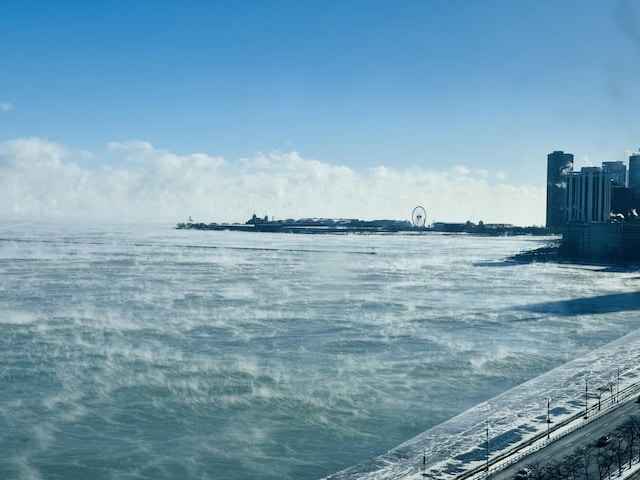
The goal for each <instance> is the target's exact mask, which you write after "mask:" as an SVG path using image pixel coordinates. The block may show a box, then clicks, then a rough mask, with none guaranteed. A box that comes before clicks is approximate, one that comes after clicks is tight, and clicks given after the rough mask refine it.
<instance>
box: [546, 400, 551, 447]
mask: <svg viewBox="0 0 640 480" xmlns="http://www.w3.org/2000/svg"><path fill="white" fill-rule="evenodd" d="M550 403H551V397H547V438H549V427H550V425H551V416H550V408H549V405H550Z"/></svg>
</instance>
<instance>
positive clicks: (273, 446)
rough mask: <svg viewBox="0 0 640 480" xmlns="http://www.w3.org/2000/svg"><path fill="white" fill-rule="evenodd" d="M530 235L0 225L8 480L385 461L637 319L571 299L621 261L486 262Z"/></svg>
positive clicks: (606, 285) (3, 460) (248, 473)
mask: <svg viewBox="0 0 640 480" xmlns="http://www.w3.org/2000/svg"><path fill="white" fill-rule="evenodd" d="M535 244H536V242H535V241H533V240H531V239H526V238H478V237H465V236H437V235H431V236H322V237H317V236H294V235H269V234H242V233H229V232H184V231H175V230H171V229H170V228H168V227H166V226H161V227H144V228H143V227H136V228H134V229H128V230H127V229H120V228H115V227H114V228H111V229H106V228H101V229H89V230H87V229H77V228H76V229H74V228H71V227H62V226H46V225H32V226H20V227H15V228H5V229H2V230H0V308H1V310H2V312H3V315H2V317H0V348H1V351H2V353H1V354H0V355H1V360H2V365H3V370H2V372H1V373H0V395H1V396H2V402H0V415H1V417H0V418H1V422H2V425H1V427H2V428H0V442H1V443H0V445H1V447H0V476H5V477H10V478H11V477H13V478H89V477H90V478H105V479H106V478H178V477H179V478H205V477H206V478H253V477H259V478H266V479H268V478H274V479H275V478H278V479H282V478H317V477H321V476H323V475H328V474H330V473H331V472H335V471H337V470H340V469H342V468H345V467H347V466H349V465H351V464H354V463H357V462H360V461H362V460H365V459H366V458H368V457H370V456H372V455H378V454H381V453H383V452H385V451H387V450H388V449H390V448H392V447H394V446H395V445H398V444H400V443H402V442H403V441H405V440H407V439H409V438H411V437H413V436H414V435H417V434H419V433H420V432H423V431H424V430H427V429H428V428H430V427H433V426H435V425H437V424H439V423H440V422H442V421H444V420H446V419H448V418H451V417H452V416H455V415H457V414H458V413H460V412H462V411H464V410H466V409H468V408H470V407H472V406H474V405H476V404H478V403H480V402H482V401H484V400H487V399H489V398H491V397H493V396H494V395H496V394H498V393H500V392H503V391H505V390H507V389H509V388H511V387H513V386H515V385H518V384H519V383H521V382H523V381H525V380H527V379H529V378H532V377H534V376H536V375H538V374H540V373H543V372H544V371H546V370H549V369H551V368H552V367H554V366H557V365H560V364H562V363H564V362H566V361H569V360H571V359H573V358H575V357H577V356H580V355H582V354H584V353H586V352H588V351H590V350H592V349H594V348H596V347H598V346H601V345H604V344H606V343H608V342H609V341H611V340H614V339H615V338H618V337H620V336H622V335H623V334H625V333H627V332H629V331H631V330H632V329H633V328H634V325H633V321H631V319H632V318H634V317H633V316H634V315H635V314H636V313H637V312H634V311H630V310H629V309H628V308H627V309H626V310H619V309H618V310H616V309H611V311H610V312H609V313H607V314H606V315H603V314H597V313H595V314H594V313H592V312H590V311H589V310H588V309H587V310H585V311H580V305H581V304H579V303H578V304H575V303H573V304H572V303H570V302H571V301H572V300H574V299H576V298H578V299H581V298H589V297H595V296H602V295H604V294H607V293H609V294H618V293H628V292H632V291H635V290H637V282H638V280H637V278H636V277H634V276H633V275H632V274H629V273H615V272H596V271H593V270H587V269H576V268H566V267H562V266H558V265H511V266H504V265H502V264H500V263H496V264H495V266H489V265H491V262H494V261H495V262H499V261H500V260H501V259H502V258H503V257H504V256H505V255H507V254H509V253H513V252H516V251H519V250H521V249H524V248H527V247H530V246H534V245H535ZM372 251H373V252H374V253H375V254H374V255H372V254H371V252H372ZM480 265H484V266H480ZM501 265H502V266H501ZM559 286H562V288H559ZM603 298H604V299H605V300H603V301H606V298H607V297H603ZM611 298H614V297H611ZM563 305H568V307H567V308H564V307H563Z"/></svg>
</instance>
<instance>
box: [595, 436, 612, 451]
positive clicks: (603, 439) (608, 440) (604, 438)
mask: <svg viewBox="0 0 640 480" xmlns="http://www.w3.org/2000/svg"><path fill="white" fill-rule="evenodd" d="M610 443H611V437H610V436H609V435H603V436H602V437H600V438H599V439H598V441H597V442H596V447H598V448H601V447H604V446H605V445H609V444H610Z"/></svg>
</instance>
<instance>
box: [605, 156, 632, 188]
mask: <svg viewBox="0 0 640 480" xmlns="http://www.w3.org/2000/svg"><path fill="white" fill-rule="evenodd" d="M602 171H603V172H604V173H609V174H611V180H612V181H613V185H612V186H613V187H625V186H626V185H627V167H626V165H625V164H624V163H622V161H618V162H602Z"/></svg>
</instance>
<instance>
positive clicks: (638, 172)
mask: <svg viewBox="0 0 640 480" xmlns="http://www.w3.org/2000/svg"><path fill="white" fill-rule="evenodd" d="M629 188H633V189H634V190H636V191H639V190H640V152H638V153H634V154H633V155H631V156H630V157H629Z"/></svg>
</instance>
